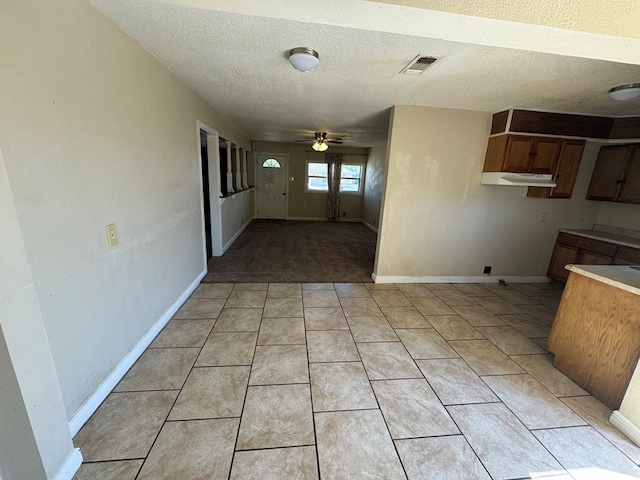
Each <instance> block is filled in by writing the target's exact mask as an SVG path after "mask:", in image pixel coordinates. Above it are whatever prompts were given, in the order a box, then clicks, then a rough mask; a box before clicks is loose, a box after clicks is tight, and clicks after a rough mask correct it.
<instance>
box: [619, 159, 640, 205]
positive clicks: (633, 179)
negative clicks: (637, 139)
mask: <svg viewBox="0 0 640 480" xmlns="http://www.w3.org/2000/svg"><path fill="white" fill-rule="evenodd" d="M618 201H619V202H625V203H640V146H636V148H635V149H634V151H633V154H632V155H631V159H630V160H629V166H628V167H627V173H626V175H625V178H624V181H623V183H622V188H621V189H620V194H619V195H618Z"/></svg>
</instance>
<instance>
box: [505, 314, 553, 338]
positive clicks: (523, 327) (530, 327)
mask: <svg viewBox="0 0 640 480" xmlns="http://www.w3.org/2000/svg"><path fill="white" fill-rule="evenodd" d="M500 319H501V320H504V321H505V322H506V323H508V324H509V325H511V326H512V327H513V328H515V329H516V330H518V331H519V332H520V333H522V334H523V335H524V336H525V337H527V338H537V337H548V336H549V332H550V331H551V327H550V326H549V325H545V324H544V323H542V322H540V321H539V320H537V319H535V318H533V317H532V316H531V315H526V314H525V315H500Z"/></svg>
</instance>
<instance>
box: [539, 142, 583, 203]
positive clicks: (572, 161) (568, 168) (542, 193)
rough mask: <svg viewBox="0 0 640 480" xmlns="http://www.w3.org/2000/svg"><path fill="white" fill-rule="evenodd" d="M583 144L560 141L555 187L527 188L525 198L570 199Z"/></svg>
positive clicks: (554, 179) (554, 177) (554, 178)
mask: <svg viewBox="0 0 640 480" xmlns="http://www.w3.org/2000/svg"><path fill="white" fill-rule="evenodd" d="M585 143H586V142H585V141H584V140H562V145H561V146H560V155H559V156H558V162H557V164H556V170H555V173H554V175H553V181H554V182H556V186H555V187H553V188H544V187H529V190H528V191H527V197H537V198H571V195H572V194H573V187H574V186H575V184H576V178H577V177H578V170H579V169H580V162H581V160H582V153H583V152H584V145H585Z"/></svg>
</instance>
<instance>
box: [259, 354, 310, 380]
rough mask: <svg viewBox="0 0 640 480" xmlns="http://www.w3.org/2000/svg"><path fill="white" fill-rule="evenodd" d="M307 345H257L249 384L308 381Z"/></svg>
mask: <svg viewBox="0 0 640 480" xmlns="http://www.w3.org/2000/svg"><path fill="white" fill-rule="evenodd" d="M308 382H309V369H308V367H307V347H306V346H305V345H269V346H260V345H258V346H257V347H256V354H255V357H254V359H253V366H252V367H251V377H250V378H249V385H275V384H285V383H308Z"/></svg>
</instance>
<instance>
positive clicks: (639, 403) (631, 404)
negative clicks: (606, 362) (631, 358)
mask: <svg viewBox="0 0 640 480" xmlns="http://www.w3.org/2000/svg"><path fill="white" fill-rule="evenodd" d="M620 413H621V414H622V415H624V417H625V418H626V419H627V420H629V421H630V422H631V423H633V424H634V425H635V426H636V428H637V429H638V432H640V365H639V366H636V369H635V371H634V372H633V376H632V377H631V381H630V382H629V386H628V387H627V391H626V393H625V394H624V398H623V399H622V404H621V405H620Z"/></svg>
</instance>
